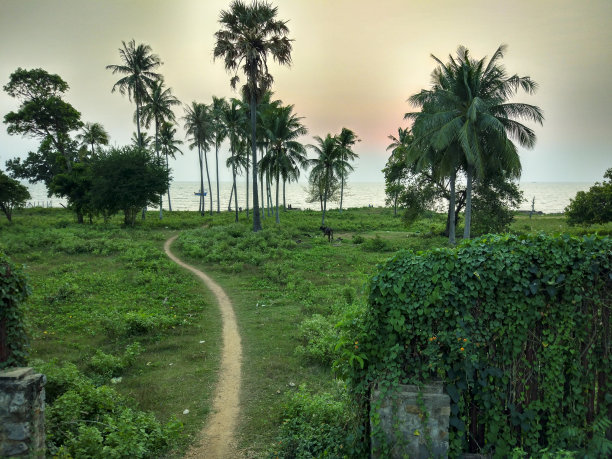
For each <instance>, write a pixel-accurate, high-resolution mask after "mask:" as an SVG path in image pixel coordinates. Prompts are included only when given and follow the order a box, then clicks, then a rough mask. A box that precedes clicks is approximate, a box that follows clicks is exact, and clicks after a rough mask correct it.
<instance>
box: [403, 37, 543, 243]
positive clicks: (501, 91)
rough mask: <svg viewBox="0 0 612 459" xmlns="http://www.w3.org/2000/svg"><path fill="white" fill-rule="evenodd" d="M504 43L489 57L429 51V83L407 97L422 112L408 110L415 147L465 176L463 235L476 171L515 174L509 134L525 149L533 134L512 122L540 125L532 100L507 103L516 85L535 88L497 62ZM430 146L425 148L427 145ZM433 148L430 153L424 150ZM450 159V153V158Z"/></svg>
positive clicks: (481, 174) (529, 89)
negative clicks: (431, 66)
mask: <svg viewBox="0 0 612 459" xmlns="http://www.w3.org/2000/svg"><path fill="white" fill-rule="evenodd" d="M505 49H506V47H505V46H500V47H499V48H498V49H497V50H496V51H495V53H494V54H493V56H492V57H491V59H490V60H489V61H488V63H487V61H486V58H483V59H480V60H475V59H472V58H471V57H470V55H469V52H468V50H467V49H466V48H464V47H462V46H460V47H459V48H458V50H457V57H456V58H453V57H452V56H449V62H448V63H447V64H445V63H443V62H442V61H441V60H440V59H438V58H437V57H435V56H432V57H433V58H434V60H435V61H436V62H437V63H438V67H437V68H436V69H435V70H434V72H433V73H432V79H433V87H432V89H430V90H423V91H421V92H420V93H418V94H415V95H413V96H412V97H410V99H409V100H410V102H411V103H412V104H414V105H415V106H417V107H421V108H422V110H421V112H418V113H407V114H406V118H408V119H412V120H414V126H413V132H414V134H415V138H416V140H417V142H416V145H415V148H418V149H419V151H420V152H421V153H422V154H424V155H425V156H427V157H428V158H429V161H430V162H431V161H433V162H439V163H440V162H442V161H443V160H444V162H445V163H446V165H447V166H448V165H450V167H446V169H449V170H450V171H451V174H450V175H452V176H453V177H452V179H451V182H453V184H452V187H453V188H454V175H455V174H456V171H457V169H458V168H459V167H462V168H463V169H464V170H465V173H466V177H467V191H466V211H465V230H464V238H469V237H470V226H471V211H472V208H471V199H472V185H473V179H474V177H475V176H477V177H484V176H485V172H486V171H491V170H497V171H501V172H505V173H511V174H513V175H514V176H518V175H519V174H520V159H519V157H518V153H517V150H516V146H515V145H514V143H513V142H512V141H511V140H510V139H509V137H512V138H513V139H514V140H516V141H518V143H519V144H520V145H521V146H523V147H527V148H531V147H533V145H534V144H535V140H536V137H535V133H534V132H533V130H531V129H530V128H528V127H527V126H525V125H523V124H521V123H519V122H518V121H516V119H515V118H518V119H527V120H531V121H534V122H537V123H540V124H542V121H543V119H544V117H543V115H542V112H541V110H540V109H539V108H538V107H536V106H533V105H528V104H522V103H509V102H508V100H509V98H510V97H512V96H513V95H514V94H516V92H517V91H518V90H519V88H520V89H523V90H525V91H526V92H528V93H530V94H531V93H533V92H535V90H536V88H537V84H536V83H535V82H534V81H533V80H531V78H530V77H519V76H518V75H512V76H508V75H507V73H506V70H505V68H504V67H503V66H502V65H501V64H499V62H498V61H499V60H500V59H501V58H502V57H503V54H504V51H505ZM427 147H429V148H427ZM430 149H431V150H433V154H432V152H430V151H429V150H430ZM449 158H452V159H451V160H450V161H449Z"/></svg>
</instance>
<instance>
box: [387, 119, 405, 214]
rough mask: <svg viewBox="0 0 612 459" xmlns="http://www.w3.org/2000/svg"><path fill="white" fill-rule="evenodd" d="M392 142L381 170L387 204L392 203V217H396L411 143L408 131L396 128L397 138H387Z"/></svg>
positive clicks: (390, 136)
mask: <svg viewBox="0 0 612 459" xmlns="http://www.w3.org/2000/svg"><path fill="white" fill-rule="evenodd" d="M388 138H389V140H391V141H392V142H391V143H390V144H389V146H388V147H387V151H389V150H391V156H390V157H389V159H388V160H387V164H386V165H385V168H384V169H383V174H384V175H385V194H386V195H387V204H390V203H393V215H397V200H398V198H399V196H400V193H401V192H402V190H403V186H402V179H403V178H404V177H405V171H406V170H407V168H406V167H405V164H406V152H407V149H408V148H409V145H410V143H411V142H412V134H411V133H410V129H408V128H405V129H402V128H401V127H400V128H397V137H395V136H393V135H389V136H388Z"/></svg>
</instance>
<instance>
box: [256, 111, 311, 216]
mask: <svg viewBox="0 0 612 459" xmlns="http://www.w3.org/2000/svg"><path fill="white" fill-rule="evenodd" d="M292 112H293V105H289V106H287V107H281V108H279V109H278V110H276V113H275V115H274V118H273V119H272V120H271V122H270V123H269V124H268V126H267V127H266V136H267V138H268V142H269V149H268V155H266V156H264V157H263V158H262V160H261V162H260V166H261V169H262V170H266V171H268V172H269V173H270V175H271V176H273V177H274V178H275V180H276V223H277V224H278V223H280V216H279V213H278V207H279V206H278V190H279V184H280V178H281V176H282V177H283V189H284V182H285V181H286V180H287V179H288V178H290V177H294V176H296V175H299V172H296V171H295V169H298V170H299V168H300V167H301V166H305V165H306V163H307V160H306V149H305V148H304V146H303V145H302V144H301V143H299V142H298V141H297V140H296V139H297V138H298V137H299V136H301V135H305V134H307V133H308V129H306V127H304V125H303V124H302V123H301V122H300V120H301V119H302V118H300V117H297V116H296V115H294V114H293V113H292Z"/></svg>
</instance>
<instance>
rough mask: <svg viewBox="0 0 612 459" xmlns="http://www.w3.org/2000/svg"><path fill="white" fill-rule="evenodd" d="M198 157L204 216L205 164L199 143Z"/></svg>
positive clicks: (201, 213) (201, 207)
mask: <svg viewBox="0 0 612 459" xmlns="http://www.w3.org/2000/svg"><path fill="white" fill-rule="evenodd" d="M198 158H199V159H200V215H202V216H204V203H205V202H206V201H205V200H204V164H203V161H202V148H201V147H200V145H199V144H198Z"/></svg>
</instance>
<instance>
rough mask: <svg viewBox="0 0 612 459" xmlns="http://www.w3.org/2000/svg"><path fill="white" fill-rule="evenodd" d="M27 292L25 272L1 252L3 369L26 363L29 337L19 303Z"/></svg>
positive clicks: (0, 345) (0, 343)
mask: <svg viewBox="0 0 612 459" xmlns="http://www.w3.org/2000/svg"><path fill="white" fill-rule="evenodd" d="M28 294H29V288H28V285H27V282H26V277H25V275H24V274H23V272H22V271H21V269H20V268H19V267H18V266H17V265H15V264H13V263H12V262H11V261H10V260H9V259H8V257H7V256H6V255H5V254H4V253H2V252H0V369H2V368H7V367H12V366H19V365H24V364H25V361H26V346H27V337H26V333H25V327H24V325H23V310H22V308H21V307H20V305H21V302H22V301H23V300H24V299H25V298H26V297H27V296H28Z"/></svg>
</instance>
